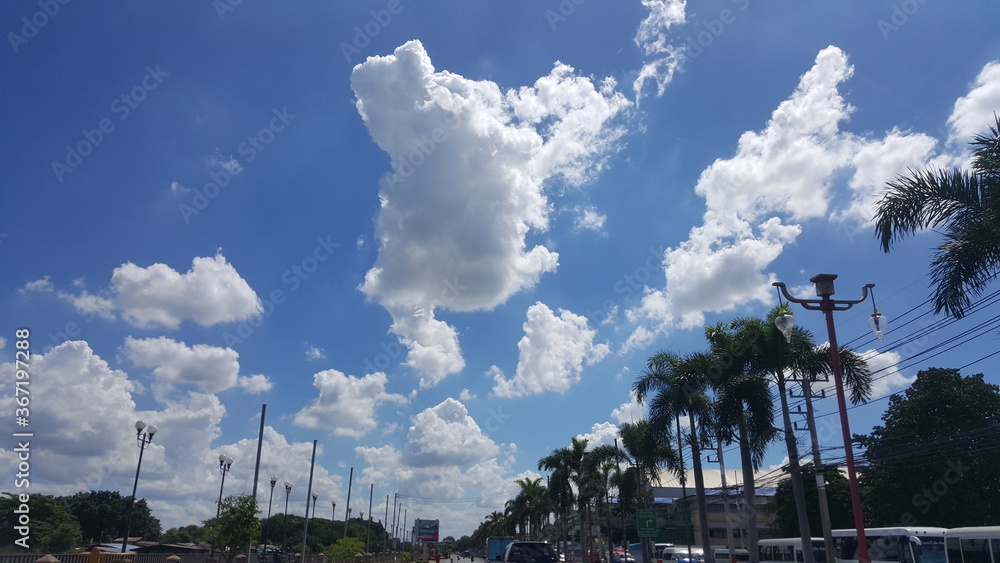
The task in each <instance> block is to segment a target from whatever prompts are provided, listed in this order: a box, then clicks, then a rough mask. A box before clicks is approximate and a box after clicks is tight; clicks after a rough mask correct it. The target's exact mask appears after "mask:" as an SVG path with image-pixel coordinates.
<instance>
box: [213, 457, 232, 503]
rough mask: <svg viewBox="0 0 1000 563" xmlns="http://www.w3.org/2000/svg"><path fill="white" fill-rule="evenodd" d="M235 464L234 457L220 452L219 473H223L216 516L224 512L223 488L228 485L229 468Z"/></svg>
mask: <svg viewBox="0 0 1000 563" xmlns="http://www.w3.org/2000/svg"><path fill="white" fill-rule="evenodd" d="M232 466H233V458H231V457H226V454H219V473H222V483H221V484H219V503H218V506H216V507H215V517H216V518H218V517H219V514H220V513H221V512H222V488H223V487H225V486H226V475H228V474H229V468H230V467H232Z"/></svg>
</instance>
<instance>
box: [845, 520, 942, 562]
mask: <svg viewBox="0 0 1000 563" xmlns="http://www.w3.org/2000/svg"><path fill="white" fill-rule="evenodd" d="M832 533H833V543H834V547H835V548H836V550H837V551H836V553H835V556H836V559H835V560H834V561H835V563H857V562H858V552H859V550H858V536H857V532H856V531H855V530H854V528H849V529H843V530H833V532H832ZM944 533H945V528H909V527H899V528H866V529H865V540H866V541H865V543H866V545H867V546H868V556H869V557H870V558H871V560H872V563H946V557H945V551H944Z"/></svg>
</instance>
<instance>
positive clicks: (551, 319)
mask: <svg viewBox="0 0 1000 563" xmlns="http://www.w3.org/2000/svg"><path fill="white" fill-rule="evenodd" d="M596 335H597V331H596V330H594V329H592V328H590V327H589V326H588V324H587V318H586V317H584V316H582V315H577V314H574V313H572V312H570V311H566V310H560V311H559V314H558V315H556V314H555V313H554V312H553V311H552V309H550V308H549V307H548V306H546V305H545V304H544V303H535V304H534V305H532V306H531V307H530V308H529V309H528V320H526V321H525V322H524V336H523V337H522V338H521V341H520V342H518V344H517V347H518V349H519V350H520V358H519V360H518V364H517V372H516V374H515V375H514V377H513V378H511V379H507V378H505V377H504V375H503V374H502V373H500V372H499V371H498V370H496V369H494V372H493V378H494V380H495V381H496V384H495V385H494V387H493V393H494V394H495V395H497V396H499V397H521V396H525V395H536V394H540V393H545V392H547V391H555V392H559V393H562V392H565V391H568V390H569V388H570V387H572V386H573V384H574V383H576V382H577V381H579V380H580V373H581V372H582V371H583V367H584V364H593V363H596V362H598V361H600V360H601V359H603V358H604V357H605V356H607V355H608V353H609V351H610V350H609V348H608V345H607V344H603V343H602V344H595V343H594V337H595V336H596Z"/></svg>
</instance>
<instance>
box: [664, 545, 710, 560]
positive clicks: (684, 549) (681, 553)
mask: <svg viewBox="0 0 1000 563" xmlns="http://www.w3.org/2000/svg"><path fill="white" fill-rule="evenodd" d="M653 548H654V549H653V558H654V559H655V560H656V563H701V562H702V559H704V555H705V552H704V550H702V549H701V548H700V547H693V546H687V545H673V544H669V543H666V544H662V543H658V544H656V545H655V546H653ZM689 554H690V555H689Z"/></svg>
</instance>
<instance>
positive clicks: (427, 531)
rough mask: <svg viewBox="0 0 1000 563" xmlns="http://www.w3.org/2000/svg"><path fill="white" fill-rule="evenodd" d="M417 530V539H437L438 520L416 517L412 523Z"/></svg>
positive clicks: (433, 540) (430, 540)
mask: <svg viewBox="0 0 1000 563" xmlns="http://www.w3.org/2000/svg"><path fill="white" fill-rule="evenodd" d="M413 527H414V529H416V531H417V541H423V542H436V541H438V521H437V520H421V519H419V518H418V519H417V520H416V521H415V522H414V524H413Z"/></svg>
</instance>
